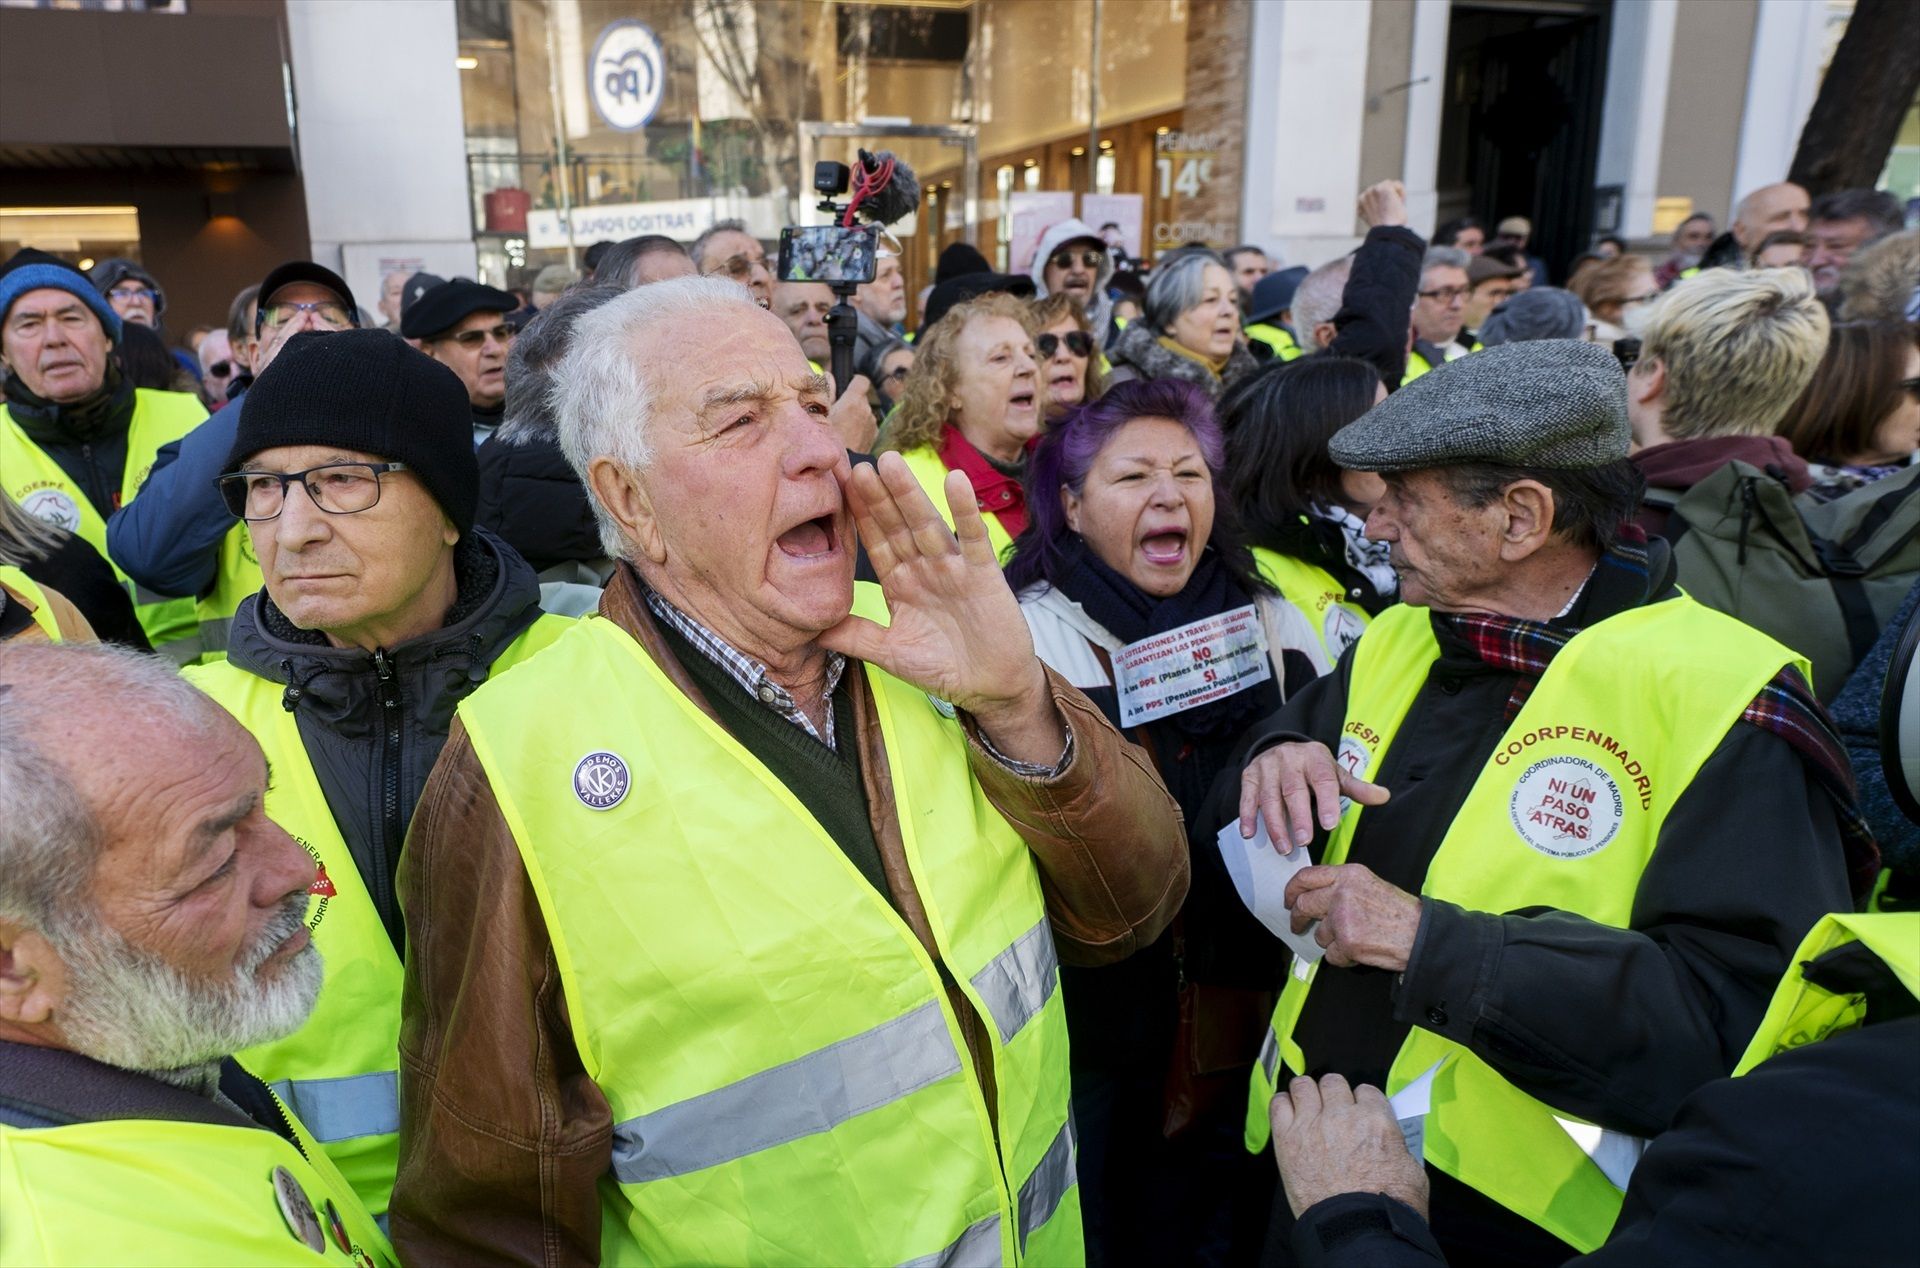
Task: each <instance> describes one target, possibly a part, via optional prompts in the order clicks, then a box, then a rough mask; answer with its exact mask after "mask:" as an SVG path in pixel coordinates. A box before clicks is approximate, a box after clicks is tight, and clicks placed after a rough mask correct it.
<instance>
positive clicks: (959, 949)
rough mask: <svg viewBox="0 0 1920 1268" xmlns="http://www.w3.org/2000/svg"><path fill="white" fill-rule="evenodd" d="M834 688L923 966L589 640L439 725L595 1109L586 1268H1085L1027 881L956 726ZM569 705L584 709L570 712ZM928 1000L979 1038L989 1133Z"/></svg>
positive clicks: (755, 796) (775, 789) (875, 673)
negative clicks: (521, 873) (607, 1266)
mask: <svg viewBox="0 0 1920 1268" xmlns="http://www.w3.org/2000/svg"><path fill="white" fill-rule="evenodd" d="M857 590H858V591H859V595H858V600H857V602H856V604H855V611H858V612H860V613H861V614H862V615H866V616H871V617H874V618H876V619H884V618H885V609H884V604H882V603H881V602H880V600H879V597H878V596H879V590H878V587H875V586H870V585H861V586H859V587H857ZM856 672H863V673H865V674H866V678H867V683H868V685H869V686H870V688H871V690H872V693H873V700H874V708H875V712H876V714H877V715H878V718H879V724H880V733H881V736H882V738H883V740H884V742H885V745H886V753H887V763H888V767H889V773H890V777H891V780H892V788H893V795H894V798H895V804H896V807H897V809H898V814H899V824H900V831H901V837H902V843H903V846H904V849H905V855H906V860H907V864H908V867H909V868H910V869H911V871H912V874H913V881H914V885H915V889H916V890H917V892H918V893H919V895H920V896H921V898H922V899H923V900H924V901H925V904H926V911H927V919H928V924H929V925H930V927H931V929H932V932H933V937H934V940H935V942H936V944H937V952H938V958H939V959H938V963H937V964H936V962H935V961H934V960H933V959H932V958H930V957H929V956H928V954H927V952H926V951H925V950H924V949H923V948H922V946H921V944H920V941H919V939H918V938H916V937H915V936H914V933H913V931H912V930H911V929H910V928H909V927H908V926H907V924H906V923H905V922H904V921H903V920H901V918H900V917H899V915H898V914H897V913H896V912H895V911H894V909H893V907H892V905H891V904H890V903H889V901H888V899H887V896H886V895H885V894H882V893H880V892H879V891H877V890H876V889H875V888H874V887H873V886H872V885H871V884H870V883H868V881H867V880H866V879H865V877H863V876H862V875H861V874H860V872H859V871H858V870H857V869H856V868H855V867H854V865H853V864H852V863H851V862H850V861H849V860H848V858H847V856H846V854H845V852H844V851H842V850H841V849H840V847H839V846H838V845H837V844H835V842H834V841H833V839H832V838H831V837H830V836H829V835H828V834H827V832H826V830H825V829H824V828H822V827H821V826H820V824H819V822H818V821H817V820H816V819H815V818H814V817H813V816H812V815H811V814H810V813H809V812H808V811H807V810H806V808H805V807H804V806H803V805H802V804H801V802H800V801H799V800H798V799H796V798H795V797H794V796H793V794H792V793H791V792H790V791H788V789H787V788H786V786H785V785H784V784H783V783H782V782H781V781H780V779H779V777H778V776H776V775H775V774H773V772H772V771H770V770H769V769H768V768H767V767H766V766H765V765H764V764H763V763H761V762H760V761H759V760H758V759H757V758H755V757H754V756H753V755H752V754H751V753H750V752H748V751H747V750H746V749H745V748H744V747H742V746H741V744H740V743H739V742H738V741H737V740H735V739H734V738H733V736H731V735H730V734H728V733H727V732H726V731H725V730H723V729H722V728H721V727H720V726H719V725H717V724H716V723H715V722H714V721H713V720H712V719H711V718H710V717H708V716H707V714H706V713H704V712H703V711H702V710H701V709H700V708H699V707H698V706H696V705H695V704H694V703H693V702H692V701H691V700H689V699H688V698H687V697H686V695H685V694H683V693H682V692H681V691H680V690H679V689H678V688H677V687H675V686H674V685H673V683H672V681H671V680H670V679H669V678H668V677H667V675H666V673H665V672H664V671H663V670H662V669H661V668H660V666H659V665H658V664H656V663H655V662H654V660H653V659H652V658H651V657H650V656H649V655H648V654H647V653H646V651H645V650H643V649H642V648H641V646H640V645H639V644H638V643H637V642H635V641H634V639H633V638H632V637H631V636H629V635H628V634H627V633H626V632H625V631H623V630H621V629H620V628H619V627H618V626H617V625H615V624H613V623H612V622H609V621H607V620H605V619H602V618H597V617H589V618H587V619H586V620H583V621H581V622H579V623H578V624H577V625H576V626H575V627H574V628H573V629H570V630H568V631H567V632H566V634H564V635H563V636H562V637H561V638H560V640H559V641H558V642H556V643H555V644H554V645H553V646H552V647H550V648H548V649H547V650H546V651H545V652H543V653H541V655H540V656H539V657H537V658H536V659H534V660H533V661H532V662H530V663H529V664H527V665H525V666H524V667H522V668H520V669H518V670H516V671H515V672H513V673H511V674H507V675H504V676H503V677H500V678H498V679H495V680H494V681H491V682H489V683H487V684H486V685H485V686H483V687H481V688H480V690H478V691H476V692H475V693H474V694H473V695H472V696H470V697H468V698H467V699H466V700H464V701H462V702H461V704H460V709H459V717H460V719H461V722H462V723H463V725H464V726H465V727H466V730H467V734H468V736H469V738H470V739H471V740H472V743H473V748H474V753H475V754H476V756H477V757H478V758H479V760H480V764H481V766H482V767H483V768H484V769H485V771H486V775H487V780H488V782H489V784H490V785H491V786H492V789H493V792H494V795H495V796H496V797H497V798H498V800H499V805H500V811H501V814H502V815H503V816H504V818H505V820H506V822H507V825H508V827H509V828H510V829H511V830H512V832H513V837H514V840H515V842H516V843H517V844H518V846H519V849H520V856H521V859H522V861H523V862H524V864H525V866H526V870H527V875H528V878H529V880H530V881H531V883H532V888H533V892H534V894H535V895H536V896H537V898H538V900H539V904H540V911H541V914H542V916H543V917H544V918H545V921H546V926H547V932H548V934H549V935H550V936H551V938H552V940H553V949H554V958H555V960H556V962H557V963H558V965H559V970H560V976H561V982H562V988H563V990H564V991H565V993H566V1002H567V1015H568V1017H569V1019H570V1020H571V1022H572V1025H573V1034H574V1041H575V1043H576V1045H577V1046H578V1049H579V1053H580V1058H581V1061H582V1063H583V1066H584V1068H585V1069H586V1071H587V1073H588V1074H589V1075H590V1076H591V1077H592V1078H593V1080H594V1081H595V1082H596V1083H597V1084H598V1085H599V1087H600V1090H601V1091H602V1092H603V1093H604V1094H605V1095H606V1098H607V1101H608V1103H609V1104H610V1106H611V1107H612V1111H613V1121H614V1127H613V1149H612V1156H611V1157H610V1158H609V1159H608V1160H607V1168H608V1175H607V1178H606V1180H605V1182H604V1183H603V1184H602V1186H601V1190H600V1192H601V1203H602V1211H603V1218H602V1221H601V1227H602V1234H601V1248H600V1253H601V1257H602V1259H603V1260H604V1261H605V1262H607V1263H643V1262H644V1263H739V1264H745V1263H753V1264H898V1263H906V1262H914V1263H929V1264H932V1263H941V1264H948V1263H951V1264H961V1263H1003V1264H1009V1265H1012V1264H1020V1263H1032V1264H1072V1263H1079V1262H1082V1261H1083V1258H1084V1250H1083V1245H1082V1240H1081V1227H1080V1191H1079V1187H1078V1184H1077V1182H1076V1180H1075V1171H1074V1163H1073V1155H1074V1147H1073V1134H1072V1128H1071V1126H1070V1124H1069V1122H1068V1113H1067V1110H1068V1062H1067V1029H1066V1015H1065V1012H1064V1011H1063V1005H1062V1002H1061V998H1060V992H1059V985H1058V983H1059V973H1058V969H1057V967H1056V962H1055V958H1054V949H1053V937H1052V932H1051V929H1050V926H1049V924H1048V920H1047V914H1046V904H1045V901H1044V899H1043V898H1042V895H1041V890H1040V878H1039V875H1038V873H1037V871H1036V869H1035V867H1034V863H1033V858H1032V855H1031V853H1030V852H1029V851H1028V849H1027V846H1026V844H1025V842H1023V841H1022V840H1021V838H1020V836H1019V835H1018V834H1017V833H1016V832H1015V831H1014V830H1013V828H1012V827H1011V826H1009V825H1008V824H1007V822H1006V820H1005V819H1003V818H1002V817H1001V816H1000V814H999V813H998V812H997V811H996V810H994V808H993V807H992V805H991V804H989V803H988V801H987V799H986V796H985V794H984V793H983V792H982V791H981V789H980V786H979V784H978V783H977V782H976V781H975V780H974V778H973V774H972V770H971V767H970V766H969V765H968V759H967V740H966V736H965V733H964V732H963V731H962V729H961V726H960V724H959V722H958V721H957V720H956V719H955V718H954V717H953V710H952V707H951V706H948V705H945V704H942V703H941V702H939V701H936V700H934V699H932V698H931V697H929V696H928V695H927V694H926V693H925V692H923V691H920V690H918V689H917V688H914V687H911V686H909V685H908V684H906V683H904V682H901V681H900V680H898V679H896V678H892V677H890V676H889V675H887V674H885V673H883V672H881V671H880V670H879V669H877V668H875V667H874V666H872V665H863V666H858V667H856ZM583 683H590V684H592V692H593V696H594V700H595V701H596V702H597V703H595V704H592V705H585V704H580V705H577V706H576V705H570V704H569V703H567V702H568V701H577V700H578V699H579V698H580V692H581V684H583ZM610 706H611V707H610ZM949 982H952V983H955V984H957V985H958V988H959V989H960V991H961V992H962V993H964V994H965V995H966V997H967V999H968V1000H969V1001H970V1002H971V1004H972V1005H973V1007H974V1009H975V1010H976V1011H977V1012H978V1014H979V1016H980V1018H981V1019H982V1020H983V1021H984V1023H985V1024H984V1025H983V1026H982V1027H981V1031H982V1034H981V1036H980V1038H981V1041H982V1042H983V1043H984V1044H985V1045H986V1049H987V1052H988V1054H989V1056H990V1058H991V1061H992V1068H993V1084H994V1088H995V1096H996V1100H995V1106H996V1108H997V1118H996V1116H995V1115H993V1114H990V1113H989V1110H988V1105H987V1101H986V1097H985V1089H984V1088H983V1086H982V1084H981V1081H980V1079H979V1077H978V1076H977V1074H976V1072H975V1067H974V1061H973V1058H972V1056H971V1054H970V1052H969V1049H968V1046H967V1042H966V1038H965V1036H964V1033H963V1031H962V1029H961V1023H960V1019H959V1018H958V1017H957V1016H956V1015H955V1013H954V1012H953V1009H952V1007H951V1006H950V1003H949V1000H948V995H947V983H949ZM996 1129H997V1130H996Z"/></svg>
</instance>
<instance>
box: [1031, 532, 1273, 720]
mask: <svg viewBox="0 0 1920 1268" xmlns="http://www.w3.org/2000/svg"><path fill="white" fill-rule="evenodd" d="M1062 556H1063V558H1062V560H1061V565H1062V566H1061V570H1060V572H1059V573H1058V574H1057V575H1056V579H1055V582H1054V584H1055V586H1056V587H1058V589H1059V590H1060V591H1061V592H1062V593H1063V594H1065V595H1066V596H1067V597H1068V598H1069V599H1072V600H1073V601H1074V602H1075V603H1078V604H1079V605H1080V606H1081V607H1082V608H1084V609H1086V613H1087V615H1088V616H1090V617H1092V618H1093V619H1094V620H1096V621H1098V622H1099V623H1100V624H1101V625H1102V626H1104V627H1105V628H1106V629H1107V631H1108V632H1109V633H1111V634H1112V635H1113V636H1114V637H1115V638H1118V639H1119V640H1120V641H1121V642H1123V643H1137V642H1139V641H1140V640H1141V639H1143V638H1148V637H1150V636H1152V635H1155V634H1164V633H1166V632H1167V631H1168V630H1174V629H1179V628H1180V627H1181V626H1183V625H1190V624H1192V623H1193V622H1195V621H1199V620H1204V619H1205V618H1207V617H1211V616H1219V615H1220V614H1221V613H1222V612H1231V611H1232V610H1233V609H1235V608H1241V607H1245V606H1246V605H1247V604H1249V603H1252V602H1253V599H1252V597H1251V596H1249V595H1248V594H1247V592H1246V591H1245V590H1244V589H1242V588H1241V586H1240V583H1239V582H1237V581H1236V580H1234V578H1233V574H1231V573H1230V572H1228V571H1227V569H1226V567H1225V566H1224V565H1223V564H1222V563H1221V562H1220V554H1219V552H1218V551H1216V550H1214V549H1212V548H1211V547H1209V548H1207V550H1205V551H1204V552H1203V553H1202V554H1201V556H1200V562H1199V563H1198V564H1197V565H1195V567H1194V570H1193V575H1192V576H1190V577H1188V578H1187V584H1186V585H1185V586H1184V587H1182V588H1181V590H1180V592H1179V593H1178V594H1174V595H1169V596H1168V597H1166V598H1164V599H1162V598H1157V597H1155V596H1153V595H1150V594H1146V593H1144V592H1142V591H1141V589H1140V588H1139V587H1138V586H1136V585H1134V584H1133V582H1131V581H1128V580H1127V579H1126V578H1125V577H1123V576H1121V575H1120V574H1119V573H1117V572H1115V571H1114V570H1113V569H1111V568H1109V567H1107V565H1106V564H1104V563H1102V562H1100V560H1099V558H1098V557H1097V556H1096V555H1095V554H1094V553H1093V552H1092V551H1091V550H1088V549H1087V544H1086V541H1085V539H1083V538H1081V537H1080V536H1078V535H1077V534H1076V535H1075V536H1073V537H1072V538H1071V539H1069V540H1068V541H1067V542H1066V544H1065V547H1064V549H1063V551H1062ZM1279 707H1280V687H1279V683H1278V682H1277V681H1276V680H1275V679H1272V678H1269V679H1268V680H1267V681H1265V682H1263V683H1260V684H1258V685H1257V686H1253V687H1249V688H1247V689H1246V690H1245V691H1237V692H1235V693H1234V694H1233V695H1230V696H1228V697H1227V698H1226V699H1224V700H1216V701H1214V702H1213V703H1211V704H1203V705H1196V706H1194V707H1193V708H1191V709H1182V710H1181V711H1180V712H1178V713H1173V714H1168V715H1167V716H1166V717H1164V718H1161V719H1159V720H1158V721H1156V722H1155V723H1153V725H1154V726H1168V727H1172V728H1173V729H1174V730H1175V731H1177V732H1179V733H1180V734H1181V735H1182V736H1184V737H1186V738H1188V739H1191V740H1195V741H1220V740H1232V739H1237V738H1238V737H1239V735H1240V734H1241V733H1242V732H1243V731H1245V730H1246V729H1247V728H1248V727H1249V726H1251V725H1252V724H1253V723H1254V721H1255V720H1256V719H1258V718H1261V717H1265V716H1266V715H1267V714H1270V713H1272V712H1274V711H1275V710H1276V709H1278V708H1279ZM1115 712H1116V713H1117V712H1118V709H1117V706H1116V710H1115ZM1114 720H1115V723H1116V725H1117V724H1118V719H1117V718H1116V719H1114Z"/></svg>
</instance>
